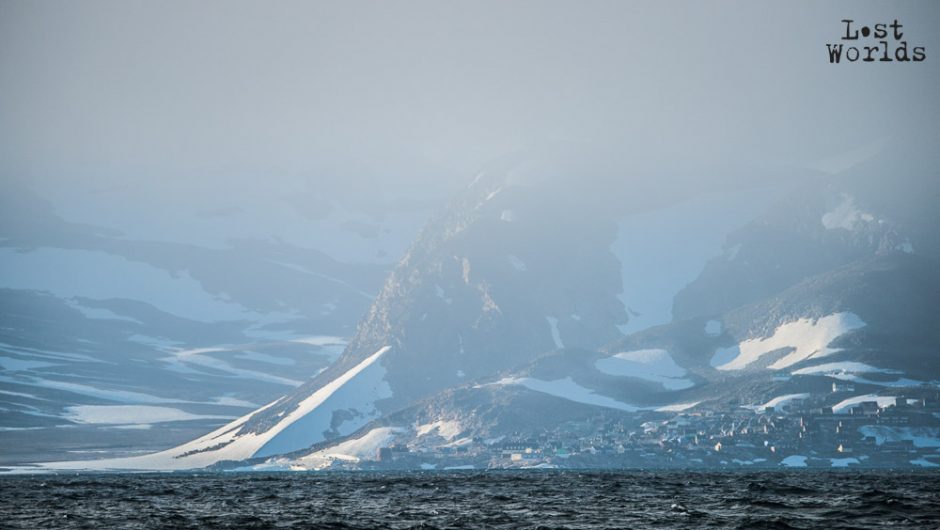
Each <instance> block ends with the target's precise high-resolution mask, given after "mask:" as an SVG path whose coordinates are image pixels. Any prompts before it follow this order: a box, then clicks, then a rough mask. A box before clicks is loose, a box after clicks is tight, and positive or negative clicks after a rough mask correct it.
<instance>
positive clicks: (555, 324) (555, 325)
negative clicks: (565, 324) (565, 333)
mask: <svg viewBox="0 0 940 530" xmlns="http://www.w3.org/2000/svg"><path fill="white" fill-rule="evenodd" d="M545 320H547V321H548V325H549V326H551V328H552V340H553V341H555V347H556V348H564V347H565V343H563V342H562V341H561V333H559V332H558V319H557V318H555V317H545Z"/></svg>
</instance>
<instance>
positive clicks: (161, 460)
mask: <svg viewBox="0 0 940 530" xmlns="http://www.w3.org/2000/svg"><path fill="white" fill-rule="evenodd" d="M388 350H389V347H388V346H385V347H383V348H381V349H379V350H378V351H376V352H375V353H373V354H372V355H371V356H369V357H367V358H366V359H364V360H363V361H361V362H360V363H359V364H357V365H356V366H354V367H352V368H350V369H349V370H348V371H346V372H345V373H344V374H342V375H341V376H339V377H337V378H336V379H334V380H333V381H330V382H329V383H327V384H326V385H323V386H322V387H320V388H319V389H318V390H317V391H315V392H314V393H313V394H311V395H310V396H309V397H307V398H306V399H304V400H303V401H301V402H300V403H299V404H298V406H297V408H295V409H294V410H292V411H291V412H289V413H288V414H286V415H285V416H284V417H283V419H281V420H280V421H278V422H277V423H276V424H275V425H274V426H272V427H271V428H270V429H268V430H266V431H263V432H259V433H256V432H242V427H243V426H244V424H245V423H246V422H247V421H248V420H249V419H251V418H252V417H253V416H255V415H256V414H259V413H261V412H263V411H265V410H266V409H268V408H270V407H271V406H272V405H274V404H275V403H277V402H278V401H280V400H276V401H274V402H272V403H269V404H268V405H265V406H264V407H262V408H260V409H258V410H256V411H254V412H252V413H250V414H247V415H245V416H242V417H241V418H238V419H237V420H235V421H233V422H231V423H229V424H227V425H225V426H223V427H221V428H219V429H217V430H215V431H213V432H211V433H209V434H207V435H205V436H203V437H201V438H198V439H196V440H193V441H192V442H188V443H186V444H183V445H181V446H178V447H175V448H173V449H168V450H166V451H161V452H158V453H153V454H149V455H143V456H137V457H128V458H111V459H104V460H88V461H76V462H49V463H44V464H40V465H39V468H38V469H47V470H58V469H85V470H121V469H123V470H178V469H198V468H203V467H206V466H210V465H212V464H215V463H217V462H220V461H223V460H245V459H248V458H251V457H257V456H270V455H274V454H281V453H286V452H289V451H294V450H299V449H303V448H305V447H309V446H310V445H312V444H314V443H317V442H321V441H323V440H324V439H325V432H326V431H328V430H329V429H330V428H332V427H333V425H332V423H333V413H334V412H335V411H337V410H354V411H356V412H357V413H358V414H356V415H355V419H353V420H347V421H346V422H343V423H342V424H341V425H340V426H339V429H340V430H339V434H340V435H346V434H350V433H352V432H353V431H355V430H356V429H358V428H360V427H361V426H362V425H364V424H365V423H367V422H368V421H369V420H371V419H373V418H374V417H375V416H376V415H377V413H376V411H375V408H374V406H375V401H377V400H378V399H381V398H384V397H389V396H390V395H391V391H390V389H389V388H388V384H387V383H385V381H384V379H383V378H384V373H385V372H384V368H382V367H381V365H379V364H376V361H377V360H378V359H379V358H380V357H381V356H382V355H383V354H385V353H386V352H387V351H388Z"/></svg>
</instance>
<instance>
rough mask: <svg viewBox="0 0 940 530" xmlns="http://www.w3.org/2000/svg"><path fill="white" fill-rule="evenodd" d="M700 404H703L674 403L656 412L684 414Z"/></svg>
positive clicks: (696, 402) (658, 408)
mask: <svg viewBox="0 0 940 530" xmlns="http://www.w3.org/2000/svg"><path fill="white" fill-rule="evenodd" d="M699 403H701V401H692V402H690V403H673V404H672V405H664V406H662V407H657V408H656V412H682V411H683V410H688V409H690V408H692V407H694V406H696V405H698V404H699Z"/></svg>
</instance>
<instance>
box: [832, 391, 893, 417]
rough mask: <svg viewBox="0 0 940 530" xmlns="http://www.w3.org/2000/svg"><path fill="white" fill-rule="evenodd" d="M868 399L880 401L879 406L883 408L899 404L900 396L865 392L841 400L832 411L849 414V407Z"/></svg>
mask: <svg viewBox="0 0 940 530" xmlns="http://www.w3.org/2000/svg"><path fill="white" fill-rule="evenodd" d="M866 401H874V402H876V403H878V406H879V407H881V408H887V407H893V406H895V405H896V404H897V401H898V398H896V397H894V396H878V395H875V394H865V395H861V396H855V397H851V398H848V399H845V400H843V401H840V402H838V403H836V404H835V405H833V406H832V412H833V413H835V414H848V412H849V409H851V408H852V407H854V406H855V405H858V404H859V403H864V402H866Z"/></svg>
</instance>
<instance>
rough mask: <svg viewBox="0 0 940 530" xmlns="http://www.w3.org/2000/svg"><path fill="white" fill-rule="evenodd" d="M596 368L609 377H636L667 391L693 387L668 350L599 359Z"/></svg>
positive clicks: (636, 352)
mask: <svg viewBox="0 0 940 530" xmlns="http://www.w3.org/2000/svg"><path fill="white" fill-rule="evenodd" d="M594 367H595V368H597V369H598V370H599V371H601V372H603V373H605V374H607V375H615V376H620V377H635V378H637V379H643V380H646V381H652V382H654V383H659V384H661V385H662V386H663V388H665V389H666V390H682V389H684V388H689V387H691V386H693V384H694V383H692V381H690V380H688V379H685V378H684V377H685V375H686V370H685V368H682V367H681V366H679V365H678V364H676V362H675V360H673V358H672V356H671V355H670V354H669V352H667V351H666V350H658V349H650V350H636V351H629V352H622V353H618V354H615V355H613V356H611V357H607V358H604V359H599V360H598V361H597V362H595V363H594Z"/></svg>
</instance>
